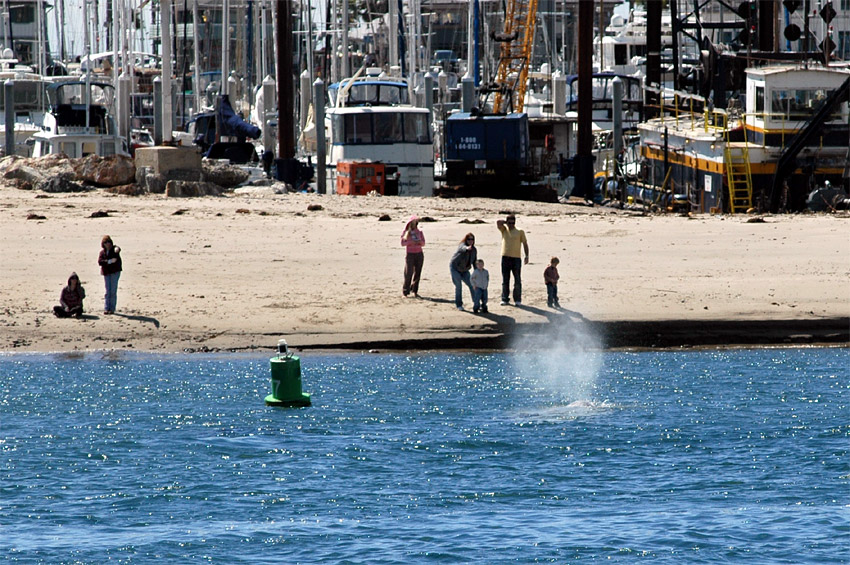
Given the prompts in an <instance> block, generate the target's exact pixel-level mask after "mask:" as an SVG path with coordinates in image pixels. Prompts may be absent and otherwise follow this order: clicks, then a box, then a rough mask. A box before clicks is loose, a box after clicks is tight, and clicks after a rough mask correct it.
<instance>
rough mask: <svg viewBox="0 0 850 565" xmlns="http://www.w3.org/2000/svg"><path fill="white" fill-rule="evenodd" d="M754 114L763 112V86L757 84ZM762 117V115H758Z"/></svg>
mask: <svg viewBox="0 0 850 565" xmlns="http://www.w3.org/2000/svg"><path fill="white" fill-rule="evenodd" d="M755 110H756V114H764V87H763V86H757V87H756V105H755ZM759 117H760V118H763V117H764V116H759Z"/></svg>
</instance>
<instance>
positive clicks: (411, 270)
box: [401, 214, 425, 298]
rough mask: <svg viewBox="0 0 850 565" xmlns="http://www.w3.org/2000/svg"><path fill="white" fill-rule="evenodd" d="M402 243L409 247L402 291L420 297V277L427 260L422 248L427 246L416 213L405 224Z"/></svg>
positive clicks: (405, 261) (406, 294) (405, 259)
mask: <svg viewBox="0 0 850 565" xmlns="http://www.w3.org/2000/svg"><path fill="white" fill-rule="evenodd" d="M401 244H402V245H403V246H404V247H406V248H407V254H406V255H405V258H404V285H403V286H402V288H401V292H402V294H404V295H405V296H408V295H409V294H410V293H411V292H412V293H413V296H415V297H416V298H419V279H420V278H421V276H422V263H423V262H424V261H425V255H424V254H423V253H422V248H423V247H425V234H424V233H422V230H420V229H419V217H417V216H416V215H415V214H414V215H413V216H410V219H409V220H407V225H405V226H404V232H402V234H401Z"/></svg>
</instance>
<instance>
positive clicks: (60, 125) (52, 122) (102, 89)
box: [32, 81, 130, 158]
mask: <svg viewBox="0 0 850 565" xmlns="http://www.w3.org/2000/svg"><path fill="white" fill-rule="evenodd" d="M87 88H88V90H87ZM114 94H115V93H114V89H113V88H112V86H111V85H109V84H105V83H100V82H91V83H88V85H87V83H86V82H82V81H74V82H62V83H57V84H51V85H50V86H49V87H48V88H47V96H48V100H49V102H50V109H49V112H48V113H47V114H45V116H44V123H43V126H44V127H43V129H42V130H41V131H38V132H36V133H35V134H34V135H33V136H32V139H33V140H34V146H33V153H32V156H33V157H41V156H44V155H50V154H58V153H64V154H65V155H67V156H68V157H73V158H79V157H85V156H87V155H92V154H95V155H99V156H101V157H106V156H108V155H127V156H129V155H130V152H129V150H128V147H127V140H126V139H124V138H123V137H121V136H119V135H118V128H117V127H116V124H115V119H114V117H113V112H112V110H113V108H114V104H115V96H114ZM87 120H88V121H87Z"/></svg>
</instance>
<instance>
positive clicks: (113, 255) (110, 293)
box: [97, 235, 121, 314]
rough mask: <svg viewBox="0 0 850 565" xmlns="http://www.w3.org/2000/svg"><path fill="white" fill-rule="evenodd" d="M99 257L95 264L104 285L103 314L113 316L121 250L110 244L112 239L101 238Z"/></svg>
mask: <svg viewBox="0 0 850 565" xmlns="http://www.w3.org/2000/svg"><path fill="white" fill-rule="evenodd" d="M100 246H101V248H102V249H101V250H100V255H99V256H98V258H97V263H98V264H99V265H100V274H101V275H103V280H104V282H105V284H106V294H105V295H104V297H103V313H104V314H114V313H115V304H116V302H117V301H118V279H119V278H120V277H121V248H120V247H118V246H117V245H114V244H113V243H112V238H111V237H109V236H108V235H105V236H103V239H102V240H101V241H100Z"/></svg>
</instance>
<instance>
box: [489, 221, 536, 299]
mask: <svg viewBox="0 0 850 565" xmlns="http://www.w3.org/2000/svg"><path fill="white" fill-rule="evenodd" d="M496 227H498V228H499V231H500V232H502V306H507V305H508V295H509V293H510V288H511V274H513V276H514V304H516V305H517V306H519V305H521V304H522V277H521V271H522V264H523V261H522V250H523V249H524V250H525V264H526V265H528V241H527V240H526V239H525V232H524V231H522V230H520V229H517V228H516V216H514V215H513V214H510V215H508V216H507V217H506V218H505V219H504V220H498V221H497V222H496Z"/></svg>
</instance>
